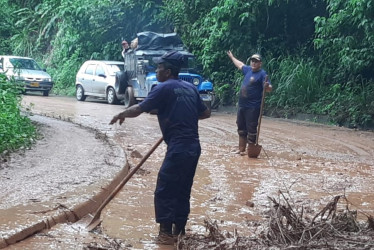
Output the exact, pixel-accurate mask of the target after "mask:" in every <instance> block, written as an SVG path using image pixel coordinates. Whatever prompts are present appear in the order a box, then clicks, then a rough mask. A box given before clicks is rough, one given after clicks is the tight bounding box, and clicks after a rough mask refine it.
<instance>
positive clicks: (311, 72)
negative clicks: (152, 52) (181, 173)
mask: <svg viewBox="0 0 374 250" xmlns="http://www.w3.org/2000/svg"><path fill="white" fill-rule="evenodd" d="M0 4H1V5H2V6H6V7H5V8H1V10H0V13H1V15H2V17H3V18H2V20H0V37H1V39H0V54H17V55H23V56H31V57H34V58H35V59H37V60H38V61H39V62H40V63H41V64H42V65H43V66H44V67H45V68H47V71H48V72H49V73H50V74H51V75H52V77H53V78H54V81H55V88H54V92H55V93H59V94H73V93H74V92H75V89H74V81H75V73H76V72H77V70H78V68H79V66H80V65H81V64H82V63H83V62H84V61H85V60H88V59H101V60H103V59H111V60H122V58H121V55H120V52H121V46H120V42H121V40H122V39H126V40H128V41H131V40H132V39H133V38H134V37H135V36H136V33H137V32H141V31H146V30H150V31H155V32H172V31H176V32H177V33H178V34H180V36H181V37H182V39H183V41H184V42H185V44H186V46H187V47H188V49H189V50H190V51H191V52H193V53H194V54H195V55H196V56H197V58H198V60H199V62H200V63H201V64H202V65H203V68H204V74H205V75H206V76H209V78H210V79H211V80H213V82H214V84H215V91H216V94H217V96H218V97H219V101H220V104H221V105H231V104H235V103H236V101H237V92H238V89H239V87H240V84H241V80H242V76H241V73H240V72H238V71H237V70H236V69H235V68H234V66H233V64H232V63H231V61H230V60H229V59H228V57H227V55H226V51H227V50H229V49H230V50H232V52H233V53H234V55H235V56H236V57H237V58H238V59H240V60H242V61H243V62H247V60H248V57H249V56H250V55H251V54H253V53H261V54H262V56H263V57H264V63H263V67H264V68H265V69H266V70H267V72H268V73H269V75H270V79H271V81H272V83H273V86H274V91H273V92H272V93H271V94H270V95H269V96H268V98H267V99H266V104H267V109H269V110H270V109H271V110H273V111H274V112H273V114H279V115H282V116H286V115H288V114H294V113H297V112H306V113H311V114H322V115H328V116H329V119H330V120H331V122H333V123H336V124H341V125H347V126H352V127H356V126H360V127H362V126H366V125H368V124H370V123H371V122H373V120H374V119H373V116H374V114H373V112H374V111H373V110H374V93H373V91H374V87H373V86H374V73H373V72H374V71H373V69H374V53H373V52H374V51H373V50H374V18H373V17H374V0H305V1H298V0H217V1H205V0H153V1H151V0H136V1H135V0H81V1H74V0H29V1H24V0H12V1H10V0H0Z"/></svg>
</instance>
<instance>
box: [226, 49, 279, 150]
mask: <svg viewBox="0 0 374 250" xmlns="http://www.w3.org/2000/svg"><path fill="white" fill-rule="evenodd" d="M227 55H228V56H229V58H230V59H231V61H232V62H233V63H234V65H235V66H236V67H237V68H238V69H239V70H241V71H242V73H243V75H244V79H243V83H242V85H241V87H240V93H239V107H238V113H237V117H236V124H237V126H238V134H239V151H238V154H241V155H245V149H246V146H247V143H252V144H254V143H256V138H257V126H258V118H259V116H260V109H261V100H262V93H263V88H265V91H266V92H270V91H271V90H272V86H271V84H270V82H269V81H268V77H267V73H266V72H265V71H264V70H263V69H262V68H261V67H262V59H261V56H260V55H259V54H254V55H252V56H251V58H250V61H251V65H250V66H248V65H245V64H244V63H243V62H241V61H239V60H238V59H236V58H235V57H234V55H233V54H232V52H231V51H228V52H227Z"/></svg>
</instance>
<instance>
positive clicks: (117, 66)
mask: <svg viewBox="0 0 374 250" xmlns="http://www.w3.org/2000/svg"><path fill="white" fill-rule="evenodd" d="M124 70H125V67H124V65H123V64H109V65H108V71H109V74H110V75H115V74H116V72H118V71H124Z"/></svg>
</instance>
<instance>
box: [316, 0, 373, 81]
mask: <svg viewBox="0 0 374 250" xmlns="http://www.w3.org/2000/svg"><path fill="white" fill-rule="evenodd" d="M327 3H328V7H327V9H328V12H329V16H328V17H320V16H318V17H316V18H315V21H316V39H315V40H314V44H315V46H316V48H318V49H320V51H321V61H322V60H323V62H324V65H326V67H327V68H329V69H331V71H330V75H331V77H332V78H333V79H335V81H345V82H347V81H352V80H353V81H355V79H357V77H358V76H361V77H363V78H366V79H374V73H373V68H374V1H373V0H327Z"/></svg>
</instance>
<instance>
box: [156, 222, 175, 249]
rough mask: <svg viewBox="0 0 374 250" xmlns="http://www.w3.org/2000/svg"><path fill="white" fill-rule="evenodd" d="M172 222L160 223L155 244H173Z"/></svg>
mask: <svg viewBox="0 0 374 250" xmlns="http://www.w3.org/2000/svg"><path fill="white" fill-rule="evenodd" d="M172 227H173V224H172V223H171V222H170V223H160V232H159V233H158V237H157V240H156V243H157V244H161V245H174V242H175V240H174V238H173V235H172Z"/></svg>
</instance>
